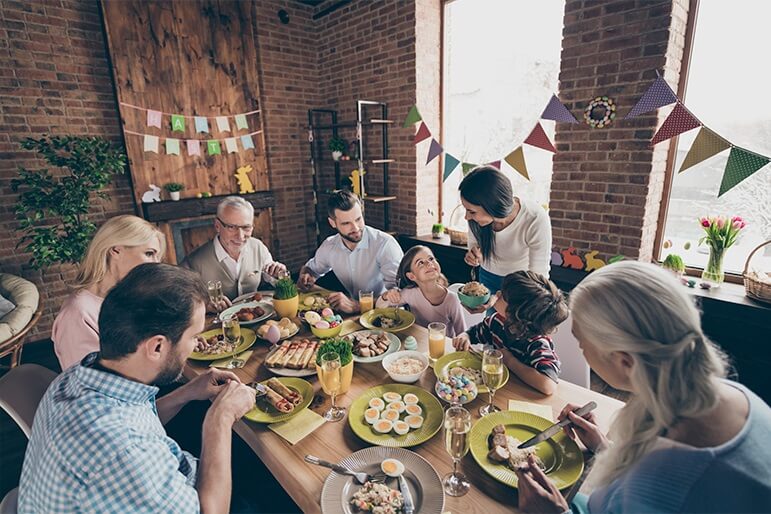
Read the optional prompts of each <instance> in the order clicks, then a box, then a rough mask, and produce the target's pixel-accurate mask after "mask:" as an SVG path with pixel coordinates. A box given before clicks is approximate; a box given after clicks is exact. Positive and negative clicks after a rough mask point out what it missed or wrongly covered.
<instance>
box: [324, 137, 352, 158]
mask: <svg viewBox="0 0 771 514" xmlns="http://www.w3.org/2000/svg"><path fill="white" fill-rule="evenodd" d="M327 146H328V148H329V151H330V152H332V159H334V160H335V161H339V160H340V157H342V156H343V152H344V151H345V149H346V148H347V147H348V143H346V142H345V139H343V138H342V137H337V136H334V137H333V138H332V139H330V140H329V144H328V145H327Z"/></svg>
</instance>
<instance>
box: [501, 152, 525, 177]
mask: <svg viewBox="0 0 771 514" xmlns="http://www.w3.org/2000/svg"><path fill="white" fill-rule="evenodd" d="M503 160H504V161H506V162H507V163H508V165H509V166H511V167H512V168H514V169H515V170H517V172H518V173H519V174H520V175H522V176H523V177H525V178H526V179H527V180H530V176H529V175H528V174H527V165H526V164H525V152H524V151H522V146H518V147H517V149H516V150H514V151H513V152H511V153H510V154H509V155H507V156H506V158H504V159H503Z"/></svg>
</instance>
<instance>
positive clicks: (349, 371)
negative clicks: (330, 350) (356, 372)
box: [316, 361, 354, 395]
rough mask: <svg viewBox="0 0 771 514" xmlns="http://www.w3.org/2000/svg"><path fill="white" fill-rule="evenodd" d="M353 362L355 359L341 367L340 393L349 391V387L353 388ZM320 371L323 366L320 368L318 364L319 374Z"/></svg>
mask: <svg viewBox="0 0 771 514" xmlns="http://www.w3.org/2000/svg"><path fill="white" fill-rule="evenodd" d="M353 362H354V361H351V362H349V363H348V364H346V365H345V366H343V367H342V368H340V391H339V392H338V393H337V394H338V395H341V394H345V393H347V392H348V389H350V388H351V380H353ZM320 371H321V368H319V366H318V364H317V365H316V373H317V374H318V373H319V372H320Z"/></svg>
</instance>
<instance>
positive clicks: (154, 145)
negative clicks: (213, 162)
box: [123, 130, 262, 156]
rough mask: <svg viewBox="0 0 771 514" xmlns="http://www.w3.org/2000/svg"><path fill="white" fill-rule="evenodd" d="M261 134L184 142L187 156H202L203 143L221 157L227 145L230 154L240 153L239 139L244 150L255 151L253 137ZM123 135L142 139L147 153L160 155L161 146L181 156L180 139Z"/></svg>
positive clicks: (128, 133)
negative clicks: (217, 150) (217, 149)
mask: <svg viewBox="0 0 771 514" xmlns="http://www.w3.org/2000/svg"><path fill="white" fill-rule="evenodd" d="M261 132H262V131H260V130H257V131H255V132H252V133H250V134H243V135H241V136H238V137H229V138H224V139H211V140H201V139H185V140H184V141H185V145H186V147H187V154H188V155H190V156H195V155H198V156H200V155H202V150H201V143H203V144H205V145H207V148H206V151H207V153H208V154H209V155H220V154H222V152H223V148H222V144H224V145H225V146H224V148H225V149H226V150H227V152H228V153H236V152H238V151H239V148H238V140H239V139H240V140H241V146H243V149H244V150H249V149H254V141H253V140H252V136H254V135H255V134H260V133H261ZM123 133H124V134H126V135H132V136H140V137H142V139H143V145H144V151H145V152H155V153H159V150H158V149H159V147H160V145H164V146H165V148H166V154H167V155H181V150H180V149H181V140H180V139H177V138H174V137H167V138H162V137H160V136H155V135H152V134H140V133H139V132H133V131H131V130H124V131H123ZM214 143H216V146H217V147H218V148H219V152H217V153H214V152H215V151H216V150H215V146H214ZM209 145H211V146H209Z"/></svg>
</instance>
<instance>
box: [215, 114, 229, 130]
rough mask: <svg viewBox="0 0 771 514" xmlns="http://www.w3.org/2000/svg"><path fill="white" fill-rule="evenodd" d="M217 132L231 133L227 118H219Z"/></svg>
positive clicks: (217, 119)
mask: <svg viewBox="0 0 771 514" xmlns="http://www.w3.org/2000/svg"><path fill="white" fill-rule="evenodd" d="M215 119H216V121H217V130H219V131H220V132H230V123H229V122H228V118H227V116H217V117H216V118H215Z"/></svg>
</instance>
